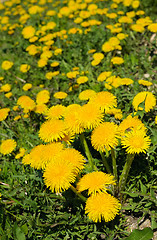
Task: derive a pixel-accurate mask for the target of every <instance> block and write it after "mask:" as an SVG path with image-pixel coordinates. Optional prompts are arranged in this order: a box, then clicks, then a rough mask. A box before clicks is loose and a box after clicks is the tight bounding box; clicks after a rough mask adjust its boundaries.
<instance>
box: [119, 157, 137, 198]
mask: <svg viewBox="0 0 157 240" xmlns="http://www.w3.org/2000/svg"><path fill="white" fill-rule="evenodd" d="M134 156H135V154H128V155H127V158H126V163H125V165H124V167H123V171H122V174H121V176H120V179H119V190H120V194H121V191H123V190H124V189H125V185H126V181H127V178H128V174H129V171H130V168H131V164H132V162H133V160H134Z"/></svg>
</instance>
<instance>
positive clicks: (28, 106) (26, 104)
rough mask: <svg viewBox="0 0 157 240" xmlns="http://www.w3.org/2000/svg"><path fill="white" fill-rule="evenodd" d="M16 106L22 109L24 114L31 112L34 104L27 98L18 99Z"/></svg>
mask: <svg viewBox="0 0 157 240" xmlns="http://www.w3.org/2000/svg"><path fill="white" fill-rule="evenodd" d="M17 105H20V107H21V108H23V109H24V112H25V113H27V112H29V111H32V110H33V109H34V108H35V102H34V101H33V100H32V99H31V98H30V97H28V96H21V97H19V98H18V100H17Z"/></svg>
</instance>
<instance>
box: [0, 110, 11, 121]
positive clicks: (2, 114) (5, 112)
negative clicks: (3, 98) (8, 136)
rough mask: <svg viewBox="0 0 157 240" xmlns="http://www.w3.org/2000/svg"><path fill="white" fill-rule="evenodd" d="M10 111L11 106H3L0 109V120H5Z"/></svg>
mask: <svg viewBox="0 0 157 240" xmlns="http://www.w3.org/2000/svg"><path fill="white" fill-rule="evenodd" d="M9 112H10V108H1V109H0V122H1V121H3V120H5V119H6V118H7V116H8V114H9Z"/></svg>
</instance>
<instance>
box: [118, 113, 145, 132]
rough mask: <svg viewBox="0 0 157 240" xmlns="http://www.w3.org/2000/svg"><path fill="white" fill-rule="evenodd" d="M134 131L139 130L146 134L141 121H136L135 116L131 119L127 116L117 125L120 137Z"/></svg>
mask: <svg viewBox="0 0 157 240" xmlns="http://www.w3.org/2000/svg"><path fill="white" fill-rule="evenodd" d="M136 129H141V130H143V131H144V132H146V127H145V126H144V124H143V123H142V121H141V120H140V119H138V117H137V116H135V117H132V116H131V115H129V116H127V118H125V119H124V120H123V121H122V122H121V123H120V125H119V130H120V132H121V135H122V136H123V135H125V133H127V132H129V131H131V130H136Z"/></svg>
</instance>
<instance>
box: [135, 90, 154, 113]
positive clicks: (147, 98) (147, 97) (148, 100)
mask: <svg viewBox="0 0 157 240" xmlns="http://www.w3.org/2000/svg"><path fill="white" fill-rule="evenodd" d="M142 102H144V106H145V108H144V110H145V112H149V111H150V110H151V109H153V107H155V105H156V98H155V96H154V95H153V93H151V92H147V91H145V92H139V93H138V94H137V95H136V96H135V97H134V99H133V102H132V105H133V107H134V109H135V110H136V111H138V110H142V109H141V108H140V107H139V105H140V103H142Z"/></svg>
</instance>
